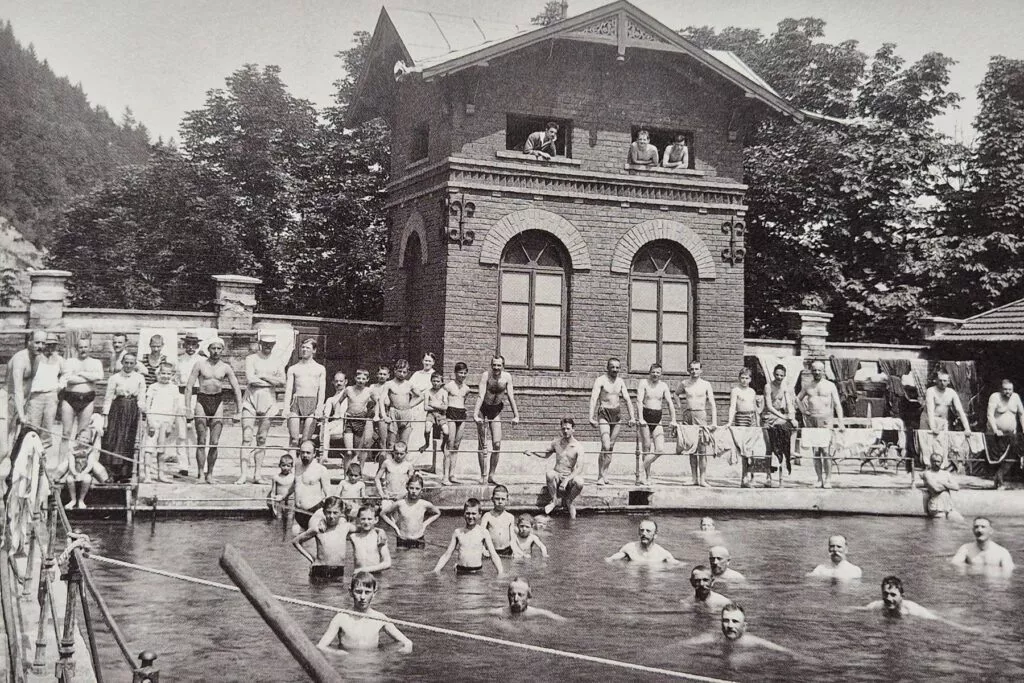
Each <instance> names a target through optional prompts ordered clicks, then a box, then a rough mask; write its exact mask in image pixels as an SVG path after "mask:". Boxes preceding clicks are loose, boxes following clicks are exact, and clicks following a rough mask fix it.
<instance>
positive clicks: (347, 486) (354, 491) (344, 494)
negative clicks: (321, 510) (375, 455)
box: [338, 462, 366, 522]
mask: <svg viewBox="0 0 1024 683" xmlns="http://www.w3.org/2000/svg"><path fill="white" fill-rule="evenodd" d="M338 496H339V497H340V498H341V500H342V502H343V503H345V508H346V509H347V510H348V518H349V521H353V522H354V521H355V519H356V511H357V510H359V506H361V505H362V504H363V498H365V497H366V482H365V481H363V468H362V467H360V466H359V463H357V462H350V463H349V464H348V468H347V469H346V470H345V481H343V482H341V486H340V487H339V488H338Z"/></svg>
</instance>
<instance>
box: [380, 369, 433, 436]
mask: <svg viewBox="0 0 1024 683" xmlns="http://www.w3.org/2000/svg"><path fill="white" fill-rule="evenodd" d="M422 402H423V396H422V395H420V394H418V393H416V388H415V387H414V386H413V385H412V382H410V381H409V362H408V361H406V360H404V359H403V360H400V361H397V362H396V363H395V378H394V379H392V380H388V381H387V382H385V383H384V386H383V387H382V388H381V391H380V403H378V408H377V412H378V414H379V415H380V418H381V420H383V421H384V423H385V424H387V425H389V427H390V429H389V431H390V432H391V435H392V436H393V437H394V443H398V442H401V443H405V444H407V443H409V438H410V437H412V424H413V419H414V415H415V411H413V408H414V407H415V406H417V405H419V404H420V403H422Z"/></svg>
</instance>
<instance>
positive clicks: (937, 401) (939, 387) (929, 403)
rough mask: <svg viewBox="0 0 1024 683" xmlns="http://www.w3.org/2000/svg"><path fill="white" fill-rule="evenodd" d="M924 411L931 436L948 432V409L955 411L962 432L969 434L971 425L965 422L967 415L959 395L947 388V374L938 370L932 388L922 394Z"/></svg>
mask: <svg viewBox="0 0 1024 683" xmlns="http://www.w3.org/2000/svg"><path fill="white" fill-rule="evenodd" d="M924 404H925V411H926V413H927V415H928V428H929V429H931V430H932V434H938V433H939V432H945V431H948V430H949V419H950V417H952V416H951V415H950V414H949V409H950V408H953V409H954V410H955V411H956V415H957V417H958V418H959V419H960V424H961V425H962V426H963V428H964V431H965V432H967V433H970V431H971V423H970V422H968V421H967V413H965V412H964V406H963V403H961V402H960V395H959V394H957V393H956V390H955V389H953V388H951V387H950V386H949V373H948V372H943V371H942V370H940V371H939V372H938V373H937V374H936V375H935V384H934V386H930V387H928V389H927V390H925V392H924Z"/></svg>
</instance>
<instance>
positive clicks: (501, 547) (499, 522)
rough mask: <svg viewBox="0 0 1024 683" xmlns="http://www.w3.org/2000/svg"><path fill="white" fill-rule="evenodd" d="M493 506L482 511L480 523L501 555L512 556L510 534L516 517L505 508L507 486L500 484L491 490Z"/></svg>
mask: <svg viewBox="0 0 1024 683" xmlns="http://www.w3.org/2000/svg"><path fill="white" fill-rule="evenodd" d="M491 502H492V503H493V504H494V507H493V508H492V509H490V510H488V511H487V512H485V513H484V516H483V520H482V521H481V523H480V525H481V526H482V527H483V528H484V529H486V530H487V532H488V533H489V534H490V535H491V541H492V542H493V543H494V547H495V548H496V549H497V553H498V554H499V555H501V556H502V557H512V535H513V528H514V527H515V525H516V518H515V517H513V516H512V513H511V512H509V511H508V510H506V509H505V505H507V504H508V488H507V487H505V486H504V485H502V484H498V485H497V486H495V487H494V491H492V492H491Z"/></svg>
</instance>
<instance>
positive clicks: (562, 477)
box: [527, 417, 583, 519]
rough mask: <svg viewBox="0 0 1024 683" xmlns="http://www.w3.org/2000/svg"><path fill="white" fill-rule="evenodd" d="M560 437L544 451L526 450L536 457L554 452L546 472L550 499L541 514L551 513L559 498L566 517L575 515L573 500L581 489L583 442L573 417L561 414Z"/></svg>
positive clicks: (574, 516) (549, 455)
mask: <svg viewBox="0 0 1024 683" xmlns="http://www.w3.org/2000/svg"><path fill="white" fill-rule="evenodd" d="M559 426H560V427H561V430H562V436H561V438H558V439H555V440H554V441H552V442H551V445H550V446H548V449H547V450H546V451H545V452H544V453H539V452H533V453H531V452H529V451H527V455H536V456H537V457H539V458H550V457H551V455H552V454H554V456H555V466H554V467H553V468H552V469H551V470H550V471H549V472H548V473H547V488H548V495H549V496H550V497H551V500H550V501H549V502H548V504H547V505H546V506H544V514H546V515H550V514H551V513H552V512H554V510H555V508H556V507H557V506H558V501H559V500H561V501H562V503H563V504H564V505H565V509H566V510H568V511H569V518H570V519H575V518H576V506H575V505H574V504H573V501H575V500H576V497H577V496H579V495H580V493H582V492H583V457H582V456H583V446H582V445H581V444H580V442H579V441H577V440H576V436H575V434H576V421H575V420H573V419H572V418H571V417H563V418H562V421H561V423H560V424H559Z"/></svg>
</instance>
